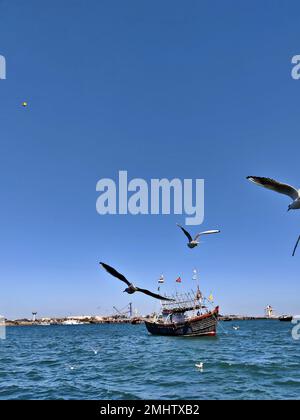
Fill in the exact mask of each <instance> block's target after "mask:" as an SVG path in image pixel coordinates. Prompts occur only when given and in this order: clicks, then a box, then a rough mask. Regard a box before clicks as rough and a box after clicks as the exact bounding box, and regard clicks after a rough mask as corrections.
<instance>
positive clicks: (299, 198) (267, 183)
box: [247, 176, 300, 211]
mask: <svg viewBox="0 0 300 420" xmlns="http://www.w3.org/2000/svg"><path fill="white" fill-rule="evenodd" d="M247 179H248V180H249V181H251V182H253V183H254V184H256V185H260V186H261V187H264V188H267V189H269V190H272V191H275V192H277V193H279V194H285V195H287V196H289V197H291V198H292V200H293V202H292V203H291V204H290V205H289V207H288V211H290V210H298V209H300V190H297V189H296V188H294V187H292V186H291V185H288V184H282V183H281V182H278V181H275V179H271V178H262V177H258V176H248V177H247Z"/></svg>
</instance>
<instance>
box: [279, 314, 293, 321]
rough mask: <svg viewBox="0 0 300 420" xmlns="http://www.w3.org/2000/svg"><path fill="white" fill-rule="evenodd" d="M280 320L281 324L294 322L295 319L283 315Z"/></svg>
mask: <svg viewBox="0 0 300 420" xmlns="http://www.w3.org/2000/svg"><path fill="white" fill-rule="evenodd" d="M278 319H279V321H281V322H292V321H293V317H292V316H291V315H282V316H280V317H279V318H278Z"/></svg>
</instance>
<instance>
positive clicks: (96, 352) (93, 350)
mask: <svg viewBox="0 0 300 420" xmlns="http://www.w3.org/2000/svg"><path fill="white" fill-rule="evenodd" d="M90 349H91V351H92V352H93V353H94V354H95V356H97V354H98V353H99V349H98V348H97V349H95V348H94V347H90Z"/></svg>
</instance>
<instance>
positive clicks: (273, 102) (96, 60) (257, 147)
mask: <svg viewBox="0 0 300 420" xmlns="http://www.w3.org/2000/svg"><path fill="white" fill-rule="evenodd" d="M299 13H300V4H299V1H293V0H290V1H289V2H288V3H287V2H283V1H276V0H272V1H266V0H265V1H261V0H259V1H258V0H256V1H243V2H241V1H238V0H235V1H233V0H227V1H223V0H222V1H221V0H219V1H217V2H213V3H212V2H211V1H206V0H202V1H200V0H197V1H196V0H189V1H187V2H184V1H177V0H172V1H171V0H164V1H156V0H153V1H140V0H128V1H117V0H115V1H111V0H106V1H103V0H101V1H98V0H89V1H83V0H64V1H61V0H52V1H48V2H46V1H44V2H41V1H38V0H29V1H26V2H24V1H22V0H6V1H5V0H2V1H0V54H2V55H4V56H5V57H6V60H7V80H5V81H3V80H0V107H1V113H0V120H1V136H0V139H1V140H0V145H1V154H0V180H1V181H0V182H1V207H0V220H1V242H0V247H1V253H0V255H1V264H0V282H1V293H0V312H1V313H2V314H3V315H6V316H8V317H11V318H14V317H20V316H30V314H31V311H32V310H37V311H39V314H40V315H41V316H42V315H45V316H46V315H64V314H67V315H68V314H70V313H72V314H83V313H84V314H94V313H104V312H106V313H109V312H112V306H113V305H116V306H118V307H123V306H125V305H126V304H127V303H128V302H129V301H132V302H133V303H134V306H135V307H137V308H138V309H139V310H140V312H142V313H145V312H148V311H152V310H153V309H155V306H156V303H155V302H153V301H152V300H151V299H150V298H148V297H144V296H138V295H137V294H136V295H134V296H132V297H130V296H128V295H125V294H123V293H121V291H122V290H123V285H122V284H119V282H118V281H117V280H114V279H113V278H110V277H109V276H108V275H106V273H104V272H103V271H101V270H100V269H99V267H98V261H105V262H107V263H109V264H111V265H114V266H115V267H116V268H118V269H119V270H120V271H121V272H123V273H124V274H126V275H127V276H128V277H129V278H130V279H131V280H133V281H136V282H137V283H138V284H139V285H141V286H145V287H148V288H151V289H152V290H156V287H157V282H156V280H157V278H158V277H159V275H160V274H161V272H164V274H165V277H166V280H167V285H166V286H165V288H166V290H168V289H172V288H173V286H174V284H175V278H176V277H177V276H178V275H181V276H182V279H183V285H182V286H181V287H182V288H191V287H192V281H191V273H192V269H193V268H194V267H198V269H199V272H200V273H201V280H202V288H203V290H204V292H206V293H210V292H211V291H212V292H213V293H214V296H215V299H216V301H217V303H219V304H220V305H221V310H222V312H224V313H248V314H249V313H253V314H260V313H262V311H263V308H264V307H265V306H266V305H267V304H272V305H273V306H274V307H275V308H276V310H277V312H278V313H283V312H292V313H300V303H299V295H300V281H299V259H300V253H298V256H297V257H295V258H294V259H292V258H291V252H292V248H293V245H294V243H295V241H296V239H297V236H298V234H299V233H300V212H298V213H297V212H290V213H289V214H287V213H286V210H287V207H288V204H289V200H288V199H287V198H285V197H283V196H279V195H276V194H274V193H272V192H269V191H264V190H263V189H260V188H258V187H256V186H255V185H251V184H250V183H248V182H247V181H246V180H245V177H246V176H247V175H262V176H270V177H275V178H278V179H279V180H282V181H288V182H290V183H292V184H294V185H295V186H299V187H300V176H299V153H300V141H299V117H300V115H299V114H300V111H299V110H300V107H299V105H300V81H295V80H293V79H292V78H291V75H290V73H291V68H292V66H291V58H292V56H294V55H296V54H300V26H299ZM23 100H26V101H28V102H29V107H28V108H27V109H23V108H22V107H21V106H20V103H21V102H22V101H23ZM121 169H125V170H128V172H129V176H130V177H131V178H133V177H142V178H145V179H147V180H150V178H160V177H167V178H170V179H171V178H174V177H179V178H204V179H205V181H206V190H205V199H206V203H205V213H206V214H205V223H204V224H203V226H200V229H202V228H204V229H215V228H220V229H222V235H219V236H215V237H209V238H206V239H205V242H204V244H203V246H202V247H201V248H199V249H196V250H194V251H193V252H192V251H190V250H189V249H188V248H187V247H186V245H185V243H186V241H185V238H184V237H183V235H182V233H181V232H180V231H179V230H178V228H176V222H181V223H183V222H184V219H183V217H176V216H172V215H171V216H143V217H134V216H104V217H103V216H102V217H101V216H99V215H98V214H97V213H96V210H95V204H96V199H97V193H96V189H95V188H96V183H97V181H98V180H99V179H100V178H103V177H111V178H116V176H117V173H118V171H119V170H121ZM198 230H199V229H198V228H197V227H196V228H195V229H193V231H194V232H195V233H196V232H197V231H198ZM99 307H100V309H99ZM97 308H98V309H97Z"/></svg>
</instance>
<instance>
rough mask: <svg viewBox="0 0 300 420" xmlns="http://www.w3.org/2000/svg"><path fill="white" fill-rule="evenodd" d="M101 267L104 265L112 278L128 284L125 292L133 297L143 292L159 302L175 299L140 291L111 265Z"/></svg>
mask: <svg viewBox="0 0 300 420" xmlns="http://www.w3.org/2000/svg"><path fill="white" fill-rule="evenodd" d="M100 265H102V267H103V268H104V269H105V270H106V271H107V272H108V273H109V274H111V275H112V276H114V277H116V278H117V279H119V280H121V281H123V282H124V283H126V284H127V286H128V287H127V288H126V289H125V290H124V292H126V293H129V294H130V295H132V294H133V293H135V292H141V293H144V294H145V295H148V296H151V297H153V298H155V299H159V300H168V301H173V300H174V299H169V298H166V297H163V296H160V295H157V294H156V293H152V292H149V290H146V289H140V288H139V287H137V286H135V285H134V284H133V283H130V281H128V280H127V279H126V277H124V276H123V274H120V273H118V271H117V270H115V269H114V268H113V267H110V266H109V265H107V264H105V263H102V262H101V263H100Z"/></svg>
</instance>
